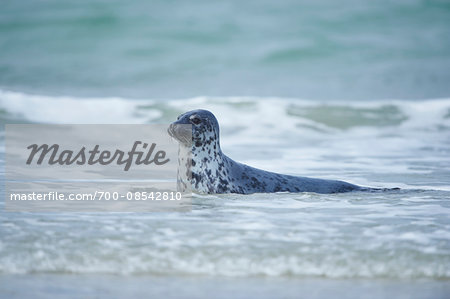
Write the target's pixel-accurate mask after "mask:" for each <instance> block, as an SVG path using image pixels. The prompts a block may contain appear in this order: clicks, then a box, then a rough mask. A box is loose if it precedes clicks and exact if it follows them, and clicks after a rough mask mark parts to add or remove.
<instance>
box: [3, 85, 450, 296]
mask: <svg viewBox="0 0 450 299" xmlns="http://www.w3.org/2000/svg"><path fill="white" fill-rule="evenodd" d="M0 107H1V109H2V111H3V112H2V119H3V120H4V121H5V122H8V123H169V122H170V121H172V120H174V119H175V117H176V116H177V115H178V114H179V113H181V112H183V111H185V110H189V109H193V108H197V107H202V108H206V109H209V110H211V111H214V112H215V113H216V116H217V118H218V120H219V123H220V124H221V128H222V130H221V140H222V149H223V150H224V152H225V153H227V154H228V155H229V156H231V157H232V158H234V159H236V160H238V161H241V162H244V163H247V164H250V165H252V166H255V167H260V168H263V169H267V170H272V171H277V172H281V173H288V174H294V175H303V176H310V177H320V178H330V179H342V180H345V181H349V182H352V183H355V184H359V185H364V186H372V187H400V188H401V190H397V191H386V192H375V193H368V192H352V193H343V194H329V195H326V194H325V195H324V194H314V193H298V194H290V193H276V194H253V195H232V194H226V195H200V194H194V199H193V211H192V212H190V213H84V214H83V213H11V212H4V211H2V212H1V213H0V222H1V226H0V230H1V236H2V237H1V242H0V273H1V274H2V275H1V277H2V279H3V281H5V283H7V284H8V285H12V287H10V289H8V288H5V290H6V293H7V294H8V292H7V291H9V292H10V293H11V292H12V291H11V288H12V289H13V290H16V289H15V287H17V285H20V284H21V283H19V282H17V281H23V280H24V279H26V280H32V281H33V280H36V284H34V288H32V290H34V291H32V292H35V291H36V292H38V293H39V292H41V293H42V294H41V293H39V294H41V295H42V296H43V297H46V295H48V292H46V289H45V287H43V286H42V284H43V281H47V280H55V281H58V282H59V283H60V285H61V289H63V290H70V291H71V292H72V291H73V288H71V287H69V285H71V284H72V282H71V281H72V280H74V281H75V283H78V284H84V281H85V280H90V279H93V280H94V281H95V279H98V280H99V283H100V285H101V287H100V286H95V285H88V286H86V285H85V286H86V288H87V289H86V292H87V294H91V295H92V294H97V293H96V292H100V293H101V290H105V289H107V288H106V286H105V285H107V284H108V283H107V282H108V281H116V280H121V279H120V278H117V275H119V277H123V281H124V285H123V288H122V287H121V288H120V291H119V290H118V292H119V293H120V294H135V292H138V291H137V290H136V289H135V286H136V285H141V288H142V287H143V286H142V284H145V285H148V286H150V285H155V284H156V285H160V284H161V283H162V284H167V285H170V284H172V283H174V282H173V280H174V281H179V282H180V284H182V285H184V284H192V285H191V286H190V287H188V288H182V289H181V290H182V291H183V292H184V294H185V295H187V296H188V297H197V295H198V293H196V292H198V290H199V288H200V289H202V288H203V289H205V290H208V287H207V285H210V284H220V282H221V281H223V282H224V285H222V287H221V292H223V293H221V294H222V295H223V296H224V297H227V296H228V295H226V294H230V292H231V290H230V288H232V287H231V286H234V287H236V288H238V290H240V292H241V293H242V294H244V295H243V298H245V297H246V295H247V296H249V295H250V294H260V293H258V292H262V294H260V295H261V296H263V297H264V294H265V296H266V297H268V298H270V297H272V296H273V294H285V295H286V296H287V297H296V294H297V293H296V292H298V291H299V290H303V291H306V292H310V291H311V289H315V288H319V289H324V290H326V291H323V292H320V293H317V294H316V295H315V296H316V297H317V298H326V297H329V296H331V295H333V294H334V292H335V291H336V290H335V289H337V290H340V291H341V292H344V294H347V295H348V296H349V297H354V298H358V297H360V296H361V294H362V293H365V292H367V291H368V290H369V292H370V293H371V294H372V295H373V298H377V297H384V296H387V295H388V294H397V295H398V296H399V297H402V296H404V297H405V298H410V297H411V296H412V297H417V298H431V297H434V298H439V297H442V298H444V297H445V296H446V294H448V291H449V290H450V284H449V283H448V281H449V280H450V202H449V198H450V184H449V182H450V173H449V167H450V134H449V133H450V99H436V100H422V101H405V100H402V101H400V100H397V101H394V100H390V101H371V102H368V103H364V102H338V101H333V102H320V101H312V100H302V99H287V98H250V97H221V98H219V97H197V98H189V99H178V100H170V101H165V102H162V101H158V100H145V99H144V100H131V99H124V98H74V97H53V96H37V95H30V94H26V93H18V92H8V91H1V92H0ZM2 161H3V160H2ZM2 163H3V162H2ZM2 204H3V203H2ZM17 275H19V276H17ZM24 275H25V276H24ZM73 275H76V276H73ZM86 275H89V276H87V277H91V278H86ZM105 275H107V276H106V277H105ZM108 275H113V277H109V278H108ZM17 277H19V278H18V279H19V280H17ZM73 277H75V278H73ZM76 277H80V278H76ZM145 277H147V278H145ZM149 277H150V278H149ZM144 281H147V282H144ZM11 283H12V284H11ZM247 283H248V284H247ZM411 283H418V285H415V289H410V286H411ZM27 284H28V285H31V287H32V286H33V283H32V282H27ZM5 285H6V284H5ZM261 285H264V287H262V286H261ZM348 285H358V287H357V289H354V290H353V291H352V292H350V293H346V291H345V290H346V289H347V287H348ZM64 286H65V288H64ZM256 286H261V288H259V289H258V288H257V287H256ZM363 286H364V287H363ZM155 288H156V287H155ZM155 288H154V287H152V288H151V289H152V294H154V293H153V292H157V294H165V295H170V296H173V297H176V295H175V294H172V293H170V292H168V291H167V289H166V292H165V293H164V291H163V290H161V289H160V288H161V287H158V288H156V289H155ZM113 289H114V288H113ZM144 289H145V287H144ZM385 289H386V291H380V290H385ZM126 290H128V293H127V292H126ZM258 290H259V291H258ZM264 290H266V291H267V292H266V291H264ZM333 290H334V291H333ZM412 290H415V291H412ZM27 291H28V290H27ZM209 291H211V290H209ZM55 292H57V293H58V291H57V290H55ZM158 292H162V293H158ZM255 292H256V293H255ZM380 292H381V293H380ZM119 293H118V294H119ZM19 294H22V295H23V294H24V293H20V292H19ZM26 294H27V293H25V295H26ZM75 294H78V295H80V294H82V293H77V292H75ZM205 294H206V293H205ZM224 294H225V295H224ZM245 294H246V295H245ZM270 294H272V295H270ZM155 296H156V295H155ZM430 296H431V297H430Z"/></svg>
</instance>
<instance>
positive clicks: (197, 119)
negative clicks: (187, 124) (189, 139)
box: [190, 116, 202, 125]
mask: <svg viewBox="0 0 450 299" xmlns="http://www.w3.org/2000/svg"><path fill="white" fill-rule="evenodd" d="M190 120H191V123H193V124H194V125H198V124H199V123H201V122H202V120H201V119H200V117H198V116H192V117H191V118H190Z"/></svg>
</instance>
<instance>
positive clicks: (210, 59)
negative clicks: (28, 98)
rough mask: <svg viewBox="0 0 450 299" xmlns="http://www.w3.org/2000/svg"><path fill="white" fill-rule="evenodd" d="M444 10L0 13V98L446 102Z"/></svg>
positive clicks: (13, 5)
mask: <svg viewBox="0 0 450 299" xmlns="http://www.w3.org/2000/svg"><path fill="white" fill-rule="evenodd" d="M449 81H450V4H449V2H448V1H445V0H429V1H425V0H420V1H419V0H408V1H406V0H404V1H387V0H380V1H360V0H345V1H339V2H337V1H333V0H320V1H312V0H307V1H293V0H287V1H282V2H276V1H269V0H262V1H221V2H212V1H204V0H198V1H189V2H187V1H178V0H172V1H162V0H160V1H144V0H137V1H117V0H115V1H102V0H95V1H75V0H66V1H58V0H46V1H32V0H22V1H11V0H4V1H2V8H1V9H0V88H1V89H4V90H16V91H23V92H33V93H37V94H56V95H58V94H65V95H76V96H88V95H89V96H123V97H140V98H142V97H144V98H174V97H181V98H186V97H192V96H198V95H216V96H232V95H255V96H281V97H304V98H311V99H380V98H401V99H416V98H436V97H447V96H449V95H450V84H448V82H449Z"/></svg>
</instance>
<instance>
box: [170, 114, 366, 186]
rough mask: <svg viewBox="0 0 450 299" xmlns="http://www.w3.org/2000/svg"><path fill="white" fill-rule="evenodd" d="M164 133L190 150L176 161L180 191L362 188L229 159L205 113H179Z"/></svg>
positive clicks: (211, 116)
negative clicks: (275, 170) (257, 166)
mask: <svg viewBox="0 0 450 299" xmlns="http://www.w3.org/2000/svg"><path fill="white" fill-rule="evenodd" d="M182 125H192V127H191V126H182ZM191 128H192V129H191ZM187 130H192V132H187ZM168 133H169V135H171V136H172V137H173V138H175V139H176V140H177V141H178V142H179V144H180V151H184V153H187V152H188V151H189V150H191V151H192V152H191V157H190V158H183V159H181V158H180V159H179V169H178V186H179V188H180V189H181V190H186V188H187V186H188V184H191V188H192V190H194V191H197V192H199V193H207V194H220V193H240V194H251V193H272V192H315V193H340V192H349V191H356V190H363V189H364V188H363V187H359V186H356V185H353V184H350V183H347V182H343V181H336V180H324V179H315V178H307V177H298V176H292V175H283V174H278V173H274V172H269V171H265V170H261V169H257V168H253V167H250V166H248V165H245V164H242V163H239V162H236V161H234V160H232V159H231V158H229V157H227V156H226V155H225V154H224V153H223V152H222V150H221V149H220V140H219V123H218V122H217V119H216V117H215V116H214V114H212V113H211V112H209V111H207V110H193V111H189V112H186V113H184V114H181V115H180V116H178V118H177V120H176V121H175V122H173V123H172V124H171V125H170V126H169V128H168ZM187 136H188V137H187ZM189 170H190V172H189ZM189 174H190V175H189Z"/></svg>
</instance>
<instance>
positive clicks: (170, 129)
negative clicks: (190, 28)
mask: <svg viewBox="0 0 450 299" xmlns="http://www.w3.org/2000/svg"><path fill="white" fill-rule="evenodd" d="M176 127H177V125H176V124H174V123H171V124H170V125H169V127H168V128H167V133H169V135H170V136H172V137H175V129H176Z"/></svg>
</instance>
